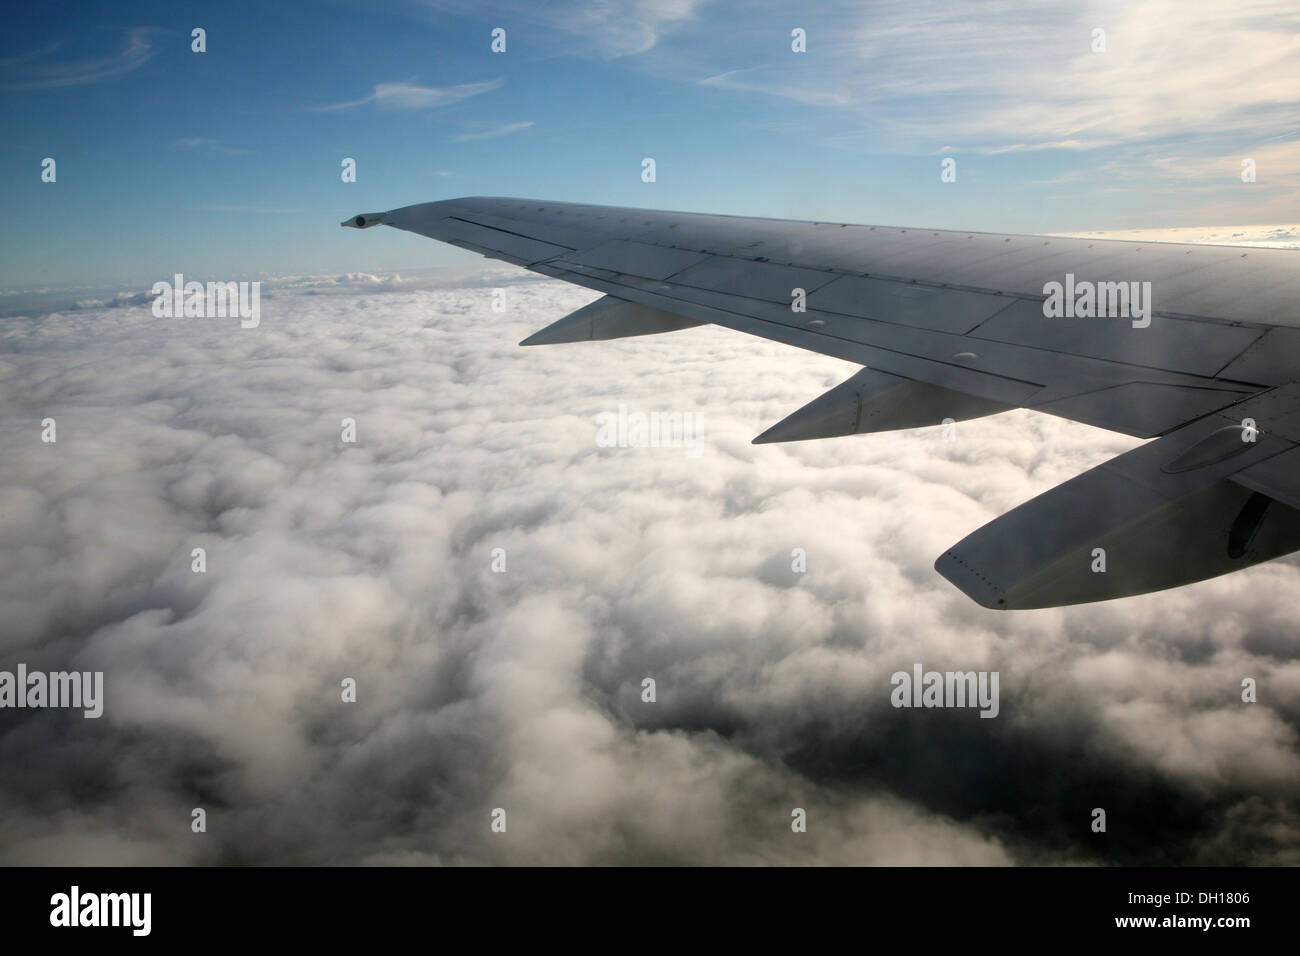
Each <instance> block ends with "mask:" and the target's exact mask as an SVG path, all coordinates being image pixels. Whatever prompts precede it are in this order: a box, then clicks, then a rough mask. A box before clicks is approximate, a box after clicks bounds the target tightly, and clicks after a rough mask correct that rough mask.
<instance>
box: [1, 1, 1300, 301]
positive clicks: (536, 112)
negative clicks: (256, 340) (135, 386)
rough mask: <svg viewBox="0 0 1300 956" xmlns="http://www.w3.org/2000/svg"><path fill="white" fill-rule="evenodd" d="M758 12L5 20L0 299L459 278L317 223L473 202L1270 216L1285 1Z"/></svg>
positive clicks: (938, 213) (193, 10)
mask: <svg viewBox="0 0 1300 956" xmlns="http://www.w3.org/2000/svg"><path fill="white" fill-rule="evenodd" d="M787 6H788V5H784V4H776V3H766V2H763V0H759V2H753V3H721V2H706V0H606V2H603V3H591V2H585V3H582V2H574V3H569V2H550V3H541V2H525V0H518V2H515V0H486V2H480V3H473V4H456V3H450V2H442V0H434V2H421V3H417V2H405V3H393V4H388V5H380V4H369V3H348V2H334V3H317V4H297V3H276V4H252V3H229V4H211V3H184V2H180V3H177V2H168V3H139V4H135V5H132V6H131V7H129V8H127V7H115V6H111V5H103V4H59V3H53V4H43V5H40V6H39V7H32V6H29V7H27V8H21V7H19V8H14V9H13V10H11V11H10V12H9V14H8V21H7V23H6V30H5V31H4V33H3V37H2V38H0V90H2V91H3V100H2V102H3V106H2V107H0V109H2V110H3V124H4V129H5V131H6V136H5V142H4V144H3V148H2V149H0V164H3V174H4V178H5V181H6V182H7V183H8V184H9V188H8V189H7V190H6V197H5V198H6V200H7V202H6V206H7V208H6V213H7V216H8V219H9V228H8V229H6V230H5V232H4V234H3V238H2V239H0V242H2V243H3V248H2V255H0V288H5V289H10V290H13V289H32V288H40V287H50V286H60V285H75V284H91V283H100V284H109V283H122V284H126V285H133V284H134V285H138V284H140V283H148V282H152V281H153V280H154V279H156V278H159V277H165V276H170V275H171V274H172V273H174V272H184V273H186V274H187V275H189V276H193V277H195V278H205V277H207V278H238V277H244V276H257V275H279V274H302V273H311V274H322V273H333V272H347V271H375V270H382V269H399V270H400V269H412V268H419V267H423V266H430V265H438V264H444V263H456V262H462V261H468V260H470V259H471V258H472V257H471V256H469V254H467V253H463V252H461V251H459V250H455V249H452V248H448V247H445V246H442V245H441V244H436V243H431V242H427V241H424V240H420V239H418V238H416V237H413V236H410V235H406V234H401V233H396V232H394V231H390V230H379V231H376V232H368V233H364V234H363V233H357V232H355V231H352V230H342V229H340V228H339V227H338V223H339V221H340V220H342V219H343V218H344V217H346V216H349V215H351V214H354V213H357V212H369V211H377V210H383V209H388V208H392V207H395V206H401V205H407V204H409V203H415V202H424V201H428V200H433V199H441V198H450V197H455V196H465V195H483V194H487V195H514V196H527V197H535V198H546V199H557V200H572V201H586V202H597V203H610V204H617V205H637V206H647V207H653V208H665V209H684V210H695V211H703V212H721V213H734V214H742V215H760V216H785V217H792V218H805V219H832V220H843V221H851V222H872V223H885V224H897V225H916V226H933V227H954V228H970V229H984V230H1005V231H1020V232H1063V231H1072V230H1075V231H1077V230H1085V229H1126V228H1127V229H1132V228H1160V227H1168V226H1187V225H1201V224H1235V223H1243V224H1245V223H1250V224H1257V223H1280V222H1294V221H1295V220H1296V219H1297V218H1298V217H1297V215H1296V213H1297V209H1300V206H1298V204H1297V200H1298V199H1300V130H1298V129H1297V120H1296V114H1295V112H1294V103H1295V98H1296V91H1297V90H1298V89H1300V39H1298V38H1300V5H1298V4H1295V3H1294V2H1292V0H1287V2H1285V3H1277V2H1273V0H1246V2H1240V3H1233V4H1225V3H1208V2H1204V0H1185V2H1172V0H1169V2H1166V0H1154V2H1151V3H1147V4H1141V5H1134V6H1132V7H1130V5H1129V4H1126V3H1112V2H1091V0H1089V2H1084V3H1073V2H1072V3H1063V4H1059V5H1057V4H1036V5H1033V6H1032V7H1031V8H1030V9H1029V10H1028V11H1026V10H1024V9H1022V7H1023V5H1020V4H1003V3H989V4H981V5H968V4H954V3H930V2H927V0H908V2H903V3H897V4H895V3H860V2H859V3H845V4H839V3H827V4H814V5H813V6H812V8H810V9H809V10H806V11H805V10H798V11H797V12H796V11H795V10H794V9H793V8H792V9H790V10H786V9H783V7H787ZM194 27H202V28H204V29H205V30H206V31H207V52H205V53H201V54H200V53H194V52H191V49H190V46H191V37H190V34H191V30H192V29H193V28H194ZM495 27H501V28H504V29H505V30H506V42H507V50H506V52H505V53H501V54H496V53H493V52H492V51H491V49H490V44H491V31H492V30H493V28H495ZM795 27H800V28H803V29H804V30H806V31H807V52H806V53H795V52H793V51H792V50H791V36H790V34H791V30H792V29H794V28H795ZM1098 28H1100V29H1103V30H1105V39H1106V50H1105V51H1104V52H1094V51H1093V50H1092V49H1091V47H1092V45H1093V42H1094V41H1093V31H1094V30H1095V29H1098ZM647 156H648V157H653V158H654V159H655V160H656V164H657V181H656V182H654V183H650V184H647V183H643V182H642V181H641V176H640V173H641V161H642V159H643V157H647ZM945 156H952V157H954V158H955V159H956V161H957V181H956V182H955V183H943V182H941V181H940V176H939V172H940V161H941V159H942V158H943V157H945ZM45 157H52V158H54V159H55V160H56V162H57V176H58V178H57V182H55V183H53V184H50V183H42V182H41V178H40V174H41V162H42V160H43V159H44V158H45ZM344 157H352V158H355V159H356V161H357V171H358V175H357V182H355V183H343V182H342V181H341V178H340V163H341V161H342V159H343V158H344ZM1245 157H1251V158H1253V159H1254V160H1255V161H1256V165H1257V181H1256V182H1254V183H1251V184H1244V183H1242V182H1241V178H1240V162H1241V160H1242V158H1245Z"/></svg>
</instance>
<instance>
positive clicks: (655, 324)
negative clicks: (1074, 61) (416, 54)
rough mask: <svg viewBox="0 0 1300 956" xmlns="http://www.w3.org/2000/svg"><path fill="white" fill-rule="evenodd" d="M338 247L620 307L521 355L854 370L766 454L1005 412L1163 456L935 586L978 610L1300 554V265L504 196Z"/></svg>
mask: <svg viewBox="0 0 1300 956" xmlns="http://www.w3.org/2000/svg"><path fill="white" fill-rule="evenodd" d="M343 225H345V226H352V227H355V228H369V227H371V226H375V225H388V226H393V227H395V228H398V229H404V230H407V231H409V232H414V233H417V234H419V235H422V236H428V237H430V238H433V239H438V240H441V241H443V242H447V243H451V244H452V245H456V246H460V247H461V248H464V249H469V250H471V251H474V252H478V253H481V254H483V255H485V256H488V257H490V258H494V259H500V260H503V261H505V262H509V263H512V264H514V265H517V266H522V267H524V268H527V269H530V270H532V271H533V272H537V273H541V274H542V275H546V276H551V277H554V278H558V279H564V280H565V281H568V282H572V283H575V284H577V285H581V286H585V287H587V288H589V289H595V290H597V291H599V292H603V293H605V297H604V298H602V299H600V300H598V301H597V302H594V303H592V304H591V305H589V306H586V307H584V308H582V309H579V310H578V311H577V312H575V313H573V314H572V315H569V316H566V317H565V318H563V319H560V320H559V321H558V322H556V323H554V324H552V325H550V326H548V327H547V328H545V329H543V330H541V331H539V332H538V333H536V334H534V335H533V336H530V337H529V338H528V339H526V340H525V341H524V343H523V344H525V345H531V344H547V343H556V342H575V341H583V340H590V339H608V338H618V337H622V336H628V335H642V334H649V333H655V332H665V331H671V330H673V329H680V328H687V327H689V326H693V325H701V324H708V323H711V324H715V325H721V326H726V327H727V328H731V329H736V330H738V331H742V332H748V333H751V334H754V335H758V336H762V337H763V338H767V339H772V340H774V341H777V342H784V343H786V344H789V345H794V346H798V347H800V348H804V349H809V350H811V351H814V352H819V353H821V354H824V355H831V356H834V357H836V358H840V359H846V360H848V361H851V362H856V363H858V364H860V365H862V366H863V369H862V371H860V372H858V373H857V374H856V375H854V376H853V377H852V378H850V379H849V380H848V381H846V382H844V383H843V384H841V385H839V386H836V387H835V388H833V389H831V390H830V391H829V392H827V393H826V394H824V395H822V396H820V397H818V398H815V399H814V400H813V401H811V402H809V403H808V404H807V405H805V406H804V407H803V408H801V409H799V410H797V411H795V412H794V413H793V414H792V415H790V416H789V417H788V418H786V419H784V420H783V421H781V422H778V423H777V424H776V425H774V426H772V427H771V428H769V429H768V430H767V431H766V432H764V433H763V434H762V435H760V436H758V437H757V438H756V439H755V441H756V442H776V441H796V440H801V439H808V438H827V437H834V436H838V435H847V434H856V433H866V432H877V431H886V430H890V429H896V428H912V427H917V426H920V425H930V424H938V423H939V422H941V421H942V420H944V419H952V420H954V421H960V420H964V419H969V418H975V417H979V416H982V415H989V414H994V413H996V412H1000V411H1003V410H1006V409H1009V408H1032V409H1035V410H1037V411H1041V412H1047V413H1049V414H1053V415H1058V416H1060V417H1063V418H1068V419H1072V420H1074V421H1080V422H1086V423H1088V424H1090V425H1096V426H1099V427H1101V428H1106V429H1111V430H1113V431H1118V432H1123V433H1125V434H1128V435H1133V436H1137V437H1141V438H1152V439H1155V440H1154V441H1151V442H1148V443H1147V444H1145V445H1143V446H1141V447H1139V448H1137V449H1134V450H1133V451H1131V452H1128V453H1127V454H1124V455H1120V456H1118V457H1117V458H1114V459H1112V460H1111V461H1109V462H1106V463H1105V464H1102V465H1100V466H1098V467H1097V468H1094V469H1092V470H1091V471H1088V472H1085V473H1084V474H1082V475H1080V476H1078V477H1077V478H1074V479H1072V480H1070V481H1067V482H1065V483H1064V484H1062V485H1059V486H1057V487H1056V488H1053V489H1051V490H1050V491H1048V492H1046V493H1044V494H1042V495H1039V496H1038V497H1037V498H1034V499H1033V500H1031V501H1029V502H1026V503H1025V504H1023V505H1021V506H1019V507H1018V508H1015V509H1013V510H1012V511H1009V512H1007V513H1006V514H1004V515H1002V516H1001V517H999V518H997V519H995V520H994V521H992V522H990V523H989V524H987V525H985V526H984V527H983V528H980V529H979V530H978V531H976V532H974V533H973V534H971V535H970V536H968V537H967V538H965V539H964V540H962V541H960V542H958V543H957V544H955V545H953V546H952V547H951V548H950V549H949V550H948V551H947V552H945V553H944V554H943V555H942V556H940V558H939V559H938V561H937V562H936V563H935V567H936V569H937V570H938V571H939V572H940V573H941V574H943V575H944V576H945V577H947V578H948V579H949V580H950V581H951V582H952V583H953V584H955V585H956V586H957V587H959V588H960V589H961V590H962V591H964V592H965V593H966V594H968V595H969V596H970V597H972V598H973V599H974V600H976V601H978V602H979V603H980V604H982V605H984V606H986V607H990V608H997V609H1019V608H1035V607H1054V606H1059V605H1065V604H1076V603H1082V602H1087V601H1099V600H1106V599H1109V598H1116V597H1123V596H1126V595H1132V594H1140V593H1145V592H1148V591H1155V590H1160V589H1162V588H1169V587H1175V586H1178V585H1181V584H1187V583H1190V582H1192V581H1199V580H1202V579H1204V578H1208V577H1213V576H1216V575H1219V574H1224V573H1226V572H1228V571H1233V570H1237V569H1239V568H1243V567H1247V566H1249V565H1252V564H1256V563H1258V562H1260V561H1266V560H1269V559H1271V558H1275V557H1278V556H1280V555H1283V554H1287V553H1289V552H1291V551H1294V550H1297V549H1300V471H1298V470H1297V466H1300V451H1297V448H1298V447H1300V383H1297V382H1296V380H1297V379H1300V348H1298V347H1297V346H1300V305H1298V303H1300V253H1298V252H1296V251H1293V250H1282V249H1254V248H1241V247H1236V246H1210V245H1184V244H1176V243H1153V242H1121V241H1113V240H1100V239H1063V238H1055V237H1047V236H1020V235H1001V234H993V233H981V232H965V231H960V232H958V231H945V230H934V229H899V228H893V227H885V226H865V225H849V224H842V223H829V222H802V221H794V220H779V219H756V218H744V217H738V216H711V215H700V214H696V213H677V212H662V211H655V210H646V209H631V208H622V207H613V206H589V205H580V204H573V203H557V202H547V201H541V200H528V199H507V198H497V197H475V198H468V199H456V200H446V201H441V202H431V203H422V204H419V205H414V206H405V207H403V208H400V209H393V210H390V211H388V212H382V213H365V214H362V215H359V216H355V217H353V218H351V219H348V220H346V221H344V222H343ZM1052 283H1056V284H1058V285H1059V287H1060V288H1059V290H1058V289H1057V288H1056V287H1055V286H1052V285H1051V284H1052ZM1053 310H1054V311H1053ZM1062 313H1063V314H1062ZM1103 313H1104V315H1103ZM1049 314H1050V315H1052V316H1054V317H1049ZM1056 316H1059V317H1056Z"/></svg>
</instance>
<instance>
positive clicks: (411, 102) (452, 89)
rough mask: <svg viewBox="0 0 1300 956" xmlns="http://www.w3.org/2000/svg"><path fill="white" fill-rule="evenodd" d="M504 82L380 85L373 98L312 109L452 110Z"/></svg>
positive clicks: (315, 110)
mask: <svg viewBox="0 0 1300 956" xmlns="http://www.w3.org/2000/svg"><path fill="white" fill-rule="evenodd" d="M504 83H505V80H504V79H495V80H488V81H486V82H483V83H461V84H458V85H456V86H441V87H439V86H416V85H415V84H413V83H376V84H375V90H374V92H373V93H371V94H370V95H369V96H363V97H361V98H360V99H356V100H348V101H346V102H343V103H331V104H329V105H328V106H315V107H312V112H316V113H331V112H337V111H339V110H351V109H356V108H357V107H359V106H365V105H367V104H370V103H374V104H375V105H376V106H378V107H379V108H380V109H383V110H430V109H437V108H438V107H440V106H450V105H451V104H453V103H459V102H461V101H462V100H467V99H469V98H470V97H473V96H481V95H482V94H484V93H490V92H491V91H492V90H495V89H499V88H500V87H501V85H502V84H504Z"/></svg>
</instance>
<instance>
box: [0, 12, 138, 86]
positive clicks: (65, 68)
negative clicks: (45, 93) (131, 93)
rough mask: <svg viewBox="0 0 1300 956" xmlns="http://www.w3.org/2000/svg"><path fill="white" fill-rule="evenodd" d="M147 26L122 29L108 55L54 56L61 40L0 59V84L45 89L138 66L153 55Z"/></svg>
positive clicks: (106, 77)
mask: <svg viewBox="0 0 1300 956" xmlns="http://www.w3.org/2000/svg"><path fill="white" fill-rule="evenodd" d="M156 32H157V31H156V30H154V29H152V28H150V27H135V28H134V29H131V30H128V31H127V32H126V37H125V39H124V41H123V44H122V48H121V49H120V50H119V51H118V52H117V53H115V54H113V55H112V56H107V57H101V58H98V59H90V60H63V61H59V60H55V59H53V57H54V55H55V54H56V53H58V51H59V50H60V49H61V47H62V44H61V43H53V44H50V45H49V46H47V47H44V48H42V49H40V50H33V51H31V52H29V53H24V54H21V55H19V56H15V57H10V58H9V59H7V60H0V75H3V77H4V79H3V80H2V81H0V88H3V89H6V90H47V89H56V88H59V87H66V86H83V85H86V84H89V83H98V82H100V81H102V80H110V79H113V78H114V77H117V76H121V75H122V74H124V73H130V72H131V71H132V70H138V69H139V68H140V67H142V66H144V65H145V64H146V63H148V62H149V61H150V60H151V59H153V56H154V53H155V52H156V51H155V48H154V44H153V42H152V40H151V35H152V34H154V33H156Z"/></svg>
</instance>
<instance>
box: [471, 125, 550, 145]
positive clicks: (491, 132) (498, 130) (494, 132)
mask: <svg viewBox="0 0 1300 956" xmlns="http://www.w3.org/2000/svg"><path fill="white" fill-rule="evenodd" d="M536 125H537V124H536V123H534V122H533V121H532V120H523V121H521V122H518V123H503V124H501V125H500V126H494V127H492V128H491V129H484V130H475V131H472V132H468V133H461V134H460V135H458V136H453V137H452V138H453V139H454V140H455V141H456V142H458V143H468V142H472V141H474V140H479V139H496V138H497V137H499V136H509V135H510V134H511V133H522V132H523V131H524V130H526V129H532V127H534V126H536Z"/></svg>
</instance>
